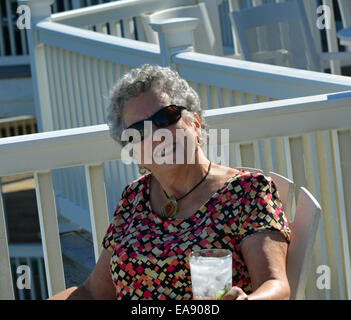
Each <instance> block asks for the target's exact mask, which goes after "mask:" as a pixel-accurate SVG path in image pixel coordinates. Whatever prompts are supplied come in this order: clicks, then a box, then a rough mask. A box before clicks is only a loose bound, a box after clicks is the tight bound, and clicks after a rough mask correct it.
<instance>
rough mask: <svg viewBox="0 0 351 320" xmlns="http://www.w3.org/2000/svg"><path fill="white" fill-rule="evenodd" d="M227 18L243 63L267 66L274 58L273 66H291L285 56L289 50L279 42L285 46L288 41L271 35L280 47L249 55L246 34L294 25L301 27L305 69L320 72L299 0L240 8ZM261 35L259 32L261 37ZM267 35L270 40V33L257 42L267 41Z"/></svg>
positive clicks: (317, 57) (289, 59)
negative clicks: (282, 24)
mask: <svg viewBox="0 0 351 320" xmlns="http://www.w3.org/2000/svg"><path fill="white" fill-rule="evenodd" d="M230 18H231V22H232V24H233V26H234V31H235V34H236V37H237V40H238V42H239V45H240V48H241V53H242V55H243V58H244V59H245V60H250V61H256V62H262V63H267V61H270V60H272V59H274V61H276V63H274V64H278V65H285V66H291V67H293V66H292V65H291V63H292V62H291V61H292V58H293V57H292V56H289V54H290V52H289V50H288V49H289V48H284V44H283V43H281V42H283V41H285V44H286V41H287V40H288V39H280V38H279V34H278V35H277V34H275V35H274V36H275V37H276V40H277V41H276V42H277V46H278V45H279V44H280V47H283V48H279V49H275V50H269V48H268V50H265V51H257V52H252V51H250V48H249V44H248V41H247V35H246V32H247V31H248V30H250V29H254V28H258V27H267V26H269V25H277V24H281V23H291V22H298V23H299V24H300V28H302V29H301V39H302V40H303V42H304V47H305V50H306V53H307V57H308V64H309V66H310V67H309V69H312V70H316V71H317V70H318V71H319V70H320V58H319V56H318V54H317V52H316V50H315V47H314V42H313V38H312V35H311V32H310V28H309V24H308V20H307V17H306V14H305V11H304V7H303V4H302V3H301V2H300V1H299V0H291V1H286V2H282V3H269V4H264V5H259V6H256V7H251V8H247V9H242V10H240V11H233V12H231V14H230ZM302 30H303V31H302ZM262 34H263V32H261V36H262ZM268 36H269V37H272V34H269V35H267V39H261V41H264V42H268ZM300 45H301V44H300ZM288 47H289V45H288ZM290 47H291V45H290Z"/></svg>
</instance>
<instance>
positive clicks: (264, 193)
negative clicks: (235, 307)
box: [102, 171, 291, 300]
mask: <svg viewBox="0 0 351 320" xmlns="http://www.w3.org/2000/svg"><path fill="white" fill-rule="evenodd" d="M150 181H151V174H148V175H145V176H142V177H141V178H139V179H137V180H136V181H133V182H131V183H130V184H128V186H127V187H126V188H125V189H124V191H123V193H122V197H121V199H120V200H119V203H118V205H117V208H116V211H115V213H114V216H113V218H112V221H111V223H110V225H109V227H108V230H107V232H106V235H105V237H104V239H103V243H102V244H103V247H104V248H105V249H107V250H110V251H112V252H113V253H112V258H111V262H110V272H111V277H112V281H113V283H114V286H115V288H116V298H117V299H132V300H134V299H152V300H164V299H176V300H181V299H186V300H187V299H192V290H191V277H190V267H189V254H190V253H191V251H192V250H198V249H210V248H224V249H229V250H231V251H232V253H233V286H239V287H241V288H242V289H243V290H244V291H245V292H246V293H247V294H249V293H250V292H252V289H251V281H250V277H249V273H248V270H247V266H246V265H245V262H244V259H243V256H242V254H241V251H240V242H241V241H242V239H243V238H245V237H247V236H250V235H253V234H255V233H257V232H265V231H278V232H280V233H281V234H282V235H283V236H284V237H285V239H286V241H287V242H288V243H289V242H290V233H291V232H290V229H289V227H288V221H287V217H286V215H285V213H284V211H283V208H282V204H281V201H280V199H279V195H278V192H277V190H276V186H275V185H274V183H273V181H272V180H271V178H269V177H266V176H264V175H263V174H261V173H252V172H242V171H240V172H239V173H237V174H235V175H234V176H232V177H231V178H230V179H229V180H228V181H227V182H226V183H225V184H224V185H223V186H222V187H221V188H220V189H218V190H217V192H216V193H215V194H213V195H212V196H211V197H210V199H208V201H207V202H206V203H205V204H204V205H202V206H201V207H200V208H199V209H198V210H197V211H196V212H194V213H193V214H192V215H191V216H190V217H188V218H179V219H177V218H175V219H172V220H168V219H167V218H165V217H162V216H160V215H158V214H157V213H155V212H153V211H152V208H151V203H150Z"/></svg>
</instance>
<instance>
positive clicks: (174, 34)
mask: <svg viewBox="0 0 351 320" xmlns="http://www.w3.org/2000/svg"><path fill="white" fill-rule="evenodd" d="M198 23H199V19H197V18H173V19H168V20H165V21H162V22H157V23H150V26H151V28H152V29H153V30H155V31H156V32H158V39H159V44H160V52H161V56H162V66H164V67H166V66H171V67H172V56H173V55H174V54H176V53H178V52H183V51H194V30H195V28H196V27H197V25H198Z"/></svg>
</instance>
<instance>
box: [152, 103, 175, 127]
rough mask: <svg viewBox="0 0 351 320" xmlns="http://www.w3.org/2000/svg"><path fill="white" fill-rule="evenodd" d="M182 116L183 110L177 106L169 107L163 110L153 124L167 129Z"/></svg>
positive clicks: (156, 116)
mask: <svg viewBox="0 0 351 320" xmlns="http://www.w3.org/2000/svg"><path fill="white" fill-rule="evenodd" d="M180 116H181V110H180V109H179V108H178V107H177V106H168V107H166V108H163V109H161V110H160V111H159V112H158V113H157V114H155V117H154V119H153V122H154V123H155V125H156V126H158V127H161V128H162V127H167V126H169V125H171V124H174V123H176V122H177V121H178V120H179V119H180Z"/></svg>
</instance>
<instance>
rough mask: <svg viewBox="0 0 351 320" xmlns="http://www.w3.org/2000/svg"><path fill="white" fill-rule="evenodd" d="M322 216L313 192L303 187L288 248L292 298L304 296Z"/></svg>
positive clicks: (288, 270)
mask: <svg viewBox="0 0 351 320" xmlns="http://www.w3.org/2000/svg"><path fill="white" fill-rule="evenodd" d="M320 216H321V207H320V205H319V203H318V202H317V200H316V199H315V198H314V197H313V196H312V194H311V193H310V192H309V191H308V190H306V189H305V188H303V187H301V188H300V191H299V196H298V200H297V205H296V212H295V217H294V221H293V223H292V224H291V225H290V227H291V231H292V237H291V242H290V245H289V249H288V259H287V275H288V280H289V284H290V290H291V294H290V299H292V300H297V299H303V298H304V291H305V287H306V280H307V271H308V265H309V262H310V259H311V255H312V249H313V245H314V242H315V238H316V233H317V229H318V226H319V221H320Z"/></svg>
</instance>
